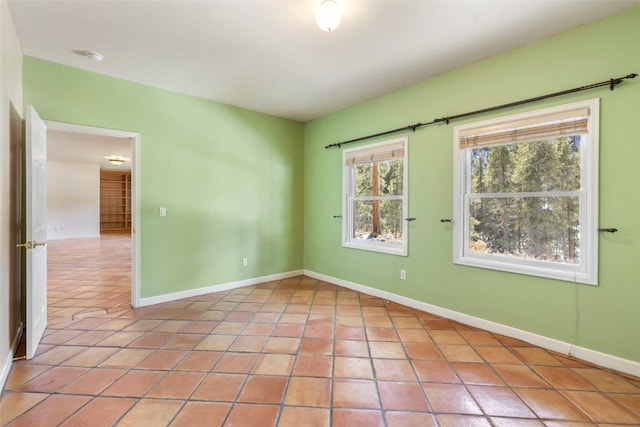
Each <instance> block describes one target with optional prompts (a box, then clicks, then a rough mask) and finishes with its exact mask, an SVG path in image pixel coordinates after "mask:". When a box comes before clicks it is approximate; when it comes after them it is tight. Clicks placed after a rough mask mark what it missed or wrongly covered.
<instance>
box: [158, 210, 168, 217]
mask: <svg viewBox="0 0 640 427" xmlns="http://www.w3.org/2000/svg"><path fill="white" fill-rule="evenodd" d="M158 215H159V216H167V208H160V209H159V210H158Z"/></svg>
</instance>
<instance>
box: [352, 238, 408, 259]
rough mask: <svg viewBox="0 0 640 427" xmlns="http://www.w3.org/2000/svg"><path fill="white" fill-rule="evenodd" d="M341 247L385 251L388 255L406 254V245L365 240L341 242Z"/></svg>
mask: <svg viewBox="0 0 640 427" xmlns="http://www.w3.org/2000/svg"><path fill="white" fill-rule="evenodd" d="M342 247H343V248H350V249H360V250H364V251H370V252H380V253H385V254H389V255H398V256H407V248H406V247H404V246H398V245H390V244H387V245H385V244H384V243H367V242H365V241H362V242H354V241H349V242H343V243H342Z"/></svg>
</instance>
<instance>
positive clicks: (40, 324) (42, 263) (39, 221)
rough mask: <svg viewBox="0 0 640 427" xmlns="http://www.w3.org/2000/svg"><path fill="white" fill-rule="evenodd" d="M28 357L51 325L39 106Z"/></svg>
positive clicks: (30, 174) (29, 170) (31, 165)
mask: <svg viewBox="0 0 640 427" xmlns="http://www.w3.org/2000/svg"><path fill="white" fill-rule="evenodd" d="M26 113H27V114H26V123H25V127H26V144H25V145H26V147H25V148H26V149H25V172H26V182H25V190H26V205H27V206H26V209H27V212H26V223H27V227H26V228H27V229H26V242H25V243H22V244H20V245H18V246H23V247H24V248H25V249H26V251H27V257H26V258H27V259H26V261H27V262H26V269H27V278H26V280H27V292H26V294H27V331H26V339H27V342H26V344H27V359H32V358H33V356H34V354H35V352H36V349H37V348H38V344H39V343H40V340H41V339H42V335H43V334H44V330H45V328H46V327H47V246H46V243H47V209H46V173H47V127H46V126H45V124H44V122H43V121H42V119H41V118H40V116H38V113H37V112H36V110H35V109H34V108H33V107H32V106H31V105H28V106H27V111H26Z"/></svg>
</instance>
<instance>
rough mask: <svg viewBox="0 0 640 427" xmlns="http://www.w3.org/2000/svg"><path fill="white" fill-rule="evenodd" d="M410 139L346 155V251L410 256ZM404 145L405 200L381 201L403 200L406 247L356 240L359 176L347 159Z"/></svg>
mask: <svg viewBox="0 0 640 427" xmlns="http://www.w3.org/2000/svg"><path fill="white" fill-rule="evenodd" d="M408 141H409V139H408V138H407V137H402V138H395V139H392V140H387V141H382V142H376V143H373V144H368V145H364V146H360V147H357V148H351V149H346V150H344V151H343V152H342V186H343V199H342V219H343V221H342V224H343V225H342V246H343V247H345V248H353V249H362V250H367V251H373V252H382V253H387V254H392V255H400V256H407V247H408V240H409V239H408V237H409V236H408V234H407V231H408V227H407V221H406V219H405V218H407V216H408V212H409V205H408V199H409V198H408V194H409V179H408V177H409V162H408V158H409V157H408V155H409V144H408ZM397 144H402V146H403V149H404V154H403V156H402V157H398V158H402V162H403V167H402V170H403V176H402V180H403V184H402V188H403V192H402V195H401V196H380V197H381V198H385V199H389V198H395V199H397V200H402V243H401V244H396V243H387V242H379V241H375V240H364V239H355V238H354V234H355V233H354V230H353V226H354V217H353V215H354V209H353V205H354V203H353V202H354V200H355V199H357V197H355V173H354V165H347V158H348V157H352V156H354V155H356V156H361V155H374V154H375V153H380V152H383V151H387V150H388V147H389V146H391V145H397Z"/></svg>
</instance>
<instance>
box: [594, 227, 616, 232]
mask: <svg viewBox="0 0 640 427" xmlns="http://www.w3.org/2000/svg"><path fill="white" fill-rule="evenodd" d="M598 231H599V232H601V233H615V232H617V231H618V229H617V228H598Z"/></svg>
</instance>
